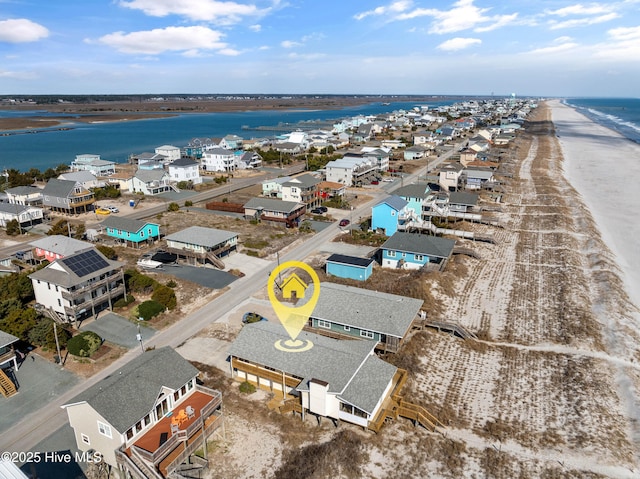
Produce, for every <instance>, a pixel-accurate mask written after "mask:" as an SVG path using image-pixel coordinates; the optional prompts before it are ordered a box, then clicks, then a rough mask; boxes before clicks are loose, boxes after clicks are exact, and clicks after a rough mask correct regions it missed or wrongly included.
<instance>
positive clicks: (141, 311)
mask: <svg viewBox="0 0 640 479" xmlns="http://www.w3.org/2000/svg"><path fill="white" fill-rule="evenodd" d="M164 309H165V308H164V306H163V305H161V304H160V303H158V302H157V301H153V300H149V301H145V302H144V303H141V304H140V305H139V306H138V315H139V317H141V318H142V319H144V320H145V321H149V320H150V319H151V318H153V317H154V316H157V315H158V314H160V313H162V312H163V311H164Z"/></svg>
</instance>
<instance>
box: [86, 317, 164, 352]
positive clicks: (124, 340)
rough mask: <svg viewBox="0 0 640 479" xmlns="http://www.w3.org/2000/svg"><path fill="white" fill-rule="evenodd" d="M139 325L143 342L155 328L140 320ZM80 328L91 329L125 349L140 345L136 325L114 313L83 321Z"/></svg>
mask: <svg viewBox="0 0 640 479" xmlns="http://www.w3.org/2000/svg"><path fill="white" fill-rule="evenodd" d="M140 326H141V327H140V335H141V336H142V341H143V342H145V341H147V340H148V339H150V338H151V337H152V336H153V335H154V334H155V333H156V330H155V329H153V328H151V327H149V326H147V325H146V324H144V322H141V323H140ZM80 330H81V331H93V332H94V333H96V334H97V335H98V336H100V337H101V338H102V339H104V340H106V341H109V342H110V343H113V344H117V345H118V346H122V347H125V348H127V349H131V348H134V347H139V345H140V343H139V342H138V340H137V334H138V325H137V324H135V323H133V322H131V321H129V320H128V319H127V318H124V317H122V316H120V315H118V314H115V313H107V314H105V315H104V316H100V317H99V318H98V319H97V320H95V321H91V322H89V323H86V322H85V323H83V324H82V326H80Z"/></svg>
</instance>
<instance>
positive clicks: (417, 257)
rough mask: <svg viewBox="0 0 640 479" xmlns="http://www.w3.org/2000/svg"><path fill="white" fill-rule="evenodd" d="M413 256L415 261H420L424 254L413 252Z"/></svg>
mask: <svg viewBox="0 0 640 479" xmlns="http://www.w3.org/2000/svg"><path fill="white" fill-rule="evenodd" d="M413 258H414V259H415V260H416V261H422V260H424V256H422V255H421V254H414V255H413Z"/></svg>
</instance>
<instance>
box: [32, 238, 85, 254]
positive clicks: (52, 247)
mask: <svg viewBox="0 0 640 479" xmlns="http://www.w3.org/2000/svg"><path fill="white" fill-rule="evenodd" d="M29 244H30V245H31V246H33V247H34V248H41V249H43V250H46V251H51V252H52V253H55V254H59V255H60V256H69V255H72V254H75V253H78V252H80V251H84V250H86V249H89V248H93V245H92V244H91V243H87V242H86V241H80V240H77V239H75V238H69V237H68V236H62V235H52V236H44V237H43V238H40V239H37V240H35V241H31V242H30V243H29Z"/></svg>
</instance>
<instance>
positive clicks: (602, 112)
mask: <svg viewBox="0 0 640 479" xmlns="http://www.w3.org/2000/svg"><path fill="white" fill-rule="evenodd" d="M564 102H565V103H566V104H567V105H569V106H572V107H574V108H575V109H576V110H578V111H579V112H580V113H582V114H583V115H585V116H587V117H588V118H590V119H591V120H593V121H595V122H596V123H599V124H601V125H603V126H606V127H607V128H611V129H612V130H615V131H617V132H618V133H620V134H621V135H623V136H625V137H627V138H628V139H630V140H632V141H635V142H636V143H640V98H569V99H566V100H565V101H564Z"/></svg>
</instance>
